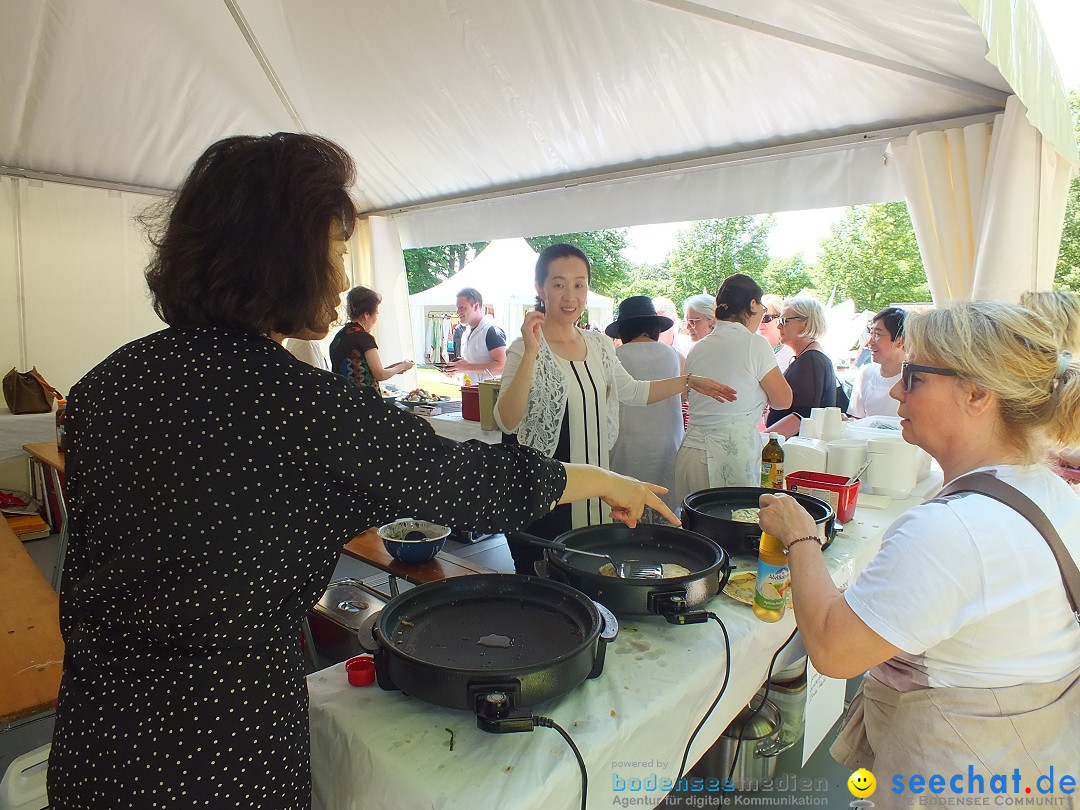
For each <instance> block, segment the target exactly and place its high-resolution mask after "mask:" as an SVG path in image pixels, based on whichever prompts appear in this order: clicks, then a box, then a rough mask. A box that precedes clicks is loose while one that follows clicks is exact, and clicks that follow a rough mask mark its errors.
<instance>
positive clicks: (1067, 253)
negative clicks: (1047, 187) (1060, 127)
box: [1054, 90, 1080, 293]
mask: <svg viewBox="0 0 1080 810" xmlns="http://www.w3.org/2000/svg"><path fill="white" fill-rule="evenodd" d="M1069 107H1071V108H1072V114H1073V129H1074V131H1075V133H1076V143H1077V145H1078V146H1080V93H1077V92H1076V91H1075V90H1070V91H1069ZM1054 286H1055V287H1056V288H1057V289H1059V290H1072V291H1073V292H1077V293H1080V176H1078V177H1074V178H1073V181H1072V183H1071V184H1070V185H1069V197H1068V201H1067V202H1066V203H1065V226H1064V228H1062V231H1061V249H1060V251H1059V252H1058V260H1057V272H1056V273H1055V275H1054Z"/></svg>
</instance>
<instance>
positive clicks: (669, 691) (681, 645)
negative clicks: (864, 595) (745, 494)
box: [308, 498, 921, 810]
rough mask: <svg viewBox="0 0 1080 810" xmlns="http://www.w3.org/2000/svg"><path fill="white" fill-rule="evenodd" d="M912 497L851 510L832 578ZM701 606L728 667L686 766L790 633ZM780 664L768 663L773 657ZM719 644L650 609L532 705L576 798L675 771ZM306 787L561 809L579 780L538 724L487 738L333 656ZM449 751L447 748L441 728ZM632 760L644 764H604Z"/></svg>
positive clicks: (320, 684) (833, 554)
mask: <svg viewBox="0 0 1080 810" xmlns="http://www.w3.org/2000/svg"><path fill="white" fill-rule="evenodd" d="M920 502H921V499H920V498H912V499H909V500H907V501H899V502H892V503H891V504H890V505H889V507H888V508H887V509H883V510H871V509H865V508H861V509H859V510H857V511H856V514H855V519H854V520H853V521H851V523H849V524H848V525H847V526H846V527H845V529H844V532H843V533H842V534H841V535H838V536H837V538H836V540H835V542H834V543H833V544H832V546H831V547H830V548H829V549H828V550H827V551H826V552H825V556H826V560H827V561H828V565H829V569H830V571H831V572H832V574H833V579H834V581H835V582H836V583H837V584H838V585H839V586H841V587H843V586H846V585H847V584H849V583H850V582H851V581H852V580H853V579H854V577H855V574H856V573H858V572H859V571H860V570H862V568H863V567H865V565H866V563H867V562H868V561H869V560H870V558H871V557H872V556H873V555H874V553H875V552H876V551H877V548H878V546H879V545H880V543H881V536H882V534H883V533H884V531H885V529H886V528H888V526H889V524H890V523H892V521H893V520H895V519H896V517H898V516H899V515H900V514H901V513H902V512H904V511H905V510H906V509H908V508H910V507H911V506H914V505H915V504H917V503H920ZM708 608H709V609H710V610H712V611H713V612H714V613H716V614H717V615H718V616H719V617H720V618H721V619H722V620H723V621H724V623H725V625H726V626H727V628H728V632H729V633H730V635H731V645H732V662H733V665H732V669H731V681H730V683H729V684H728V687H727V690H726V692H725V694H724V698H723V700H722V701H721V702H720V703H719V705H718V706H717V707H716V709H715V710H714V711H713V713H712V715H711V718H710V720H709V722H708V723H706V725H705V727H704V728H703V729H702V731H701V732H700V733H699V734H698V737H697V739H696V741H695V744H694V747H693V749H692V751H691V756H690V758H689V760H688V764H692V763H693V762H695V761H696V760H697V759H699V758H700V757H701V755H702V754H703V753H705V751H706V750H708V748H709V747H710V746H711V745H712V743H713V742H714V741H715V740H716V739H717V738H718V737H719V736H720V734H721V733H722V732H723V730H724V729H725V728H726V727H727V725H728V724H729V723H730V721H731V719H732V718H733V717H734V716H735V714H736V713H737V712H738V710H739V709H740V708H741V707H742V706H744V705H746V703H747V702H748V701H749V700H750V698H751V697H752V696H753V694H754V693H755V692H756V691H757V689H758V688H759V687H760V686H761V684H762V682H763V681H764V679H765V676H766V673H767V671H768V666H769V661H770V659H771V658H772V655H773V653H774V652H775V651H776V649H777V647H779V646H780V645H781V644H782V643H783V642H784V640H785V639H786V638H787V637H788V635H789V634H790V633H791V630H792V629H793V628H794V617H793V615H792V614H791V613H789V614H788V615H786V616H785V617H784V618H783V619H782V620H781V621H779V622H777V623H775V624H767V623H764V622H761V621H759V620H758V619H756V618H755V617H754V615H753V613H752V611H751V609H750V608H749V607H747V606H744V605H740V604H738V603H736V602H734V601H732V600H731V599H729V598H728V597H726V596H723V595H720V596H717V597H716V598H714V599H713V600H712V601H711V602H710V603H709V605H708ZM778 669H779V666H778ZM723 674H724V641H723V637H722V635H721V633H720V629H719V627H718V626H717V624H716V623H715V622H713V621H710V622H708V623H706V624H699V625H688V626H684V627H676V626H672V625H669V624H667V623H666V622H665V621H664V620H663V619H661V618H655V617H645V618H638V619H634V620H624V621H623V622H622V623H621V627H620V630H619V636H618V638H617V639H616V640H615V641H614V642H613V643H612V644H611V645H610V646H609V647H608V650H607V658H606V663H605V667H604V672H603V674H602V675H601V676H600V677H599V678H597V679H596V680H591V681H585V682H584V683H583V684H581V685H580V686H579V687H577V688H576V689H575V690H574V691H572V692H571V693H570V694H568V695H565V696H564V697H562V698H559V699H558V700H555V701H552V702H550V703H548V704H545V705H542V706H538V707H533V709H532V710H533V713H534V714H539V715H544V716H547V717H551V718H552V719H554V720H555V722H557V723H559V724H560V725H561V726H562V727H563V728H565V729H566V730H567V732H569V734H570V736H571V737H573V739H574V741H575V742H576V743H577V746H578V748H579V749H580V750H581V753H582V755H583V757H584V758H585V762H586V765H587V767H588V772H589V807H590V808H608V807H611V806H612V802H613V799H614V797H615V796H617V795H618V796H629V795H635V796H642V797H644V796H648V797H651V798H652V799H654V800H655V801H653V802H652V804H657V803H659V802H660V801H661V800H662V798H663V793H662V792H660V791H654V792H651V793H650V792H647V791H645V792H638V793H635V794H627V793H625V792H622V793H615V792H614V791H613V790H612V787H613V780H614V777H616V776H618V777H620V778H623V779H625V778H627V777H634V778H639V779H642V780H645V779H648V778H649V777H650V776H651V775H653V774H655V775H656V776H657V782H659V781H660V780H662V779H664V778H668V779H671V780H675V779H677V778H678V769H679V762H680V759H681V757H682V752H683V748H684V747H685V745H686V742H687V740H688V739H689V736H690V734H691V732H692V730H693V729H694V727H695V726H696V725H697V723H698V721H699V720H700V719H701V716H702V715H703V714H704V712H705V710H706V709H707V708H708V706H709V704H710V703H712V701H713V699H714V698H715V696H716V693H717V692H718V691H719V688H720V684H721V682H722V680H723ZM308 689H309V693H310V698H311V760H312V775H313V780H314V788H315V792H316V795H317V796H318V798H319V800H320V801H321V802H322V803H323V805H324V807H325V808H326V810H361V808H362V809H363V810H384V809H385V810H399V809H400V808H409V809H410V810H415V809H416V808H462V810H466V809H467V810H475V808H494V807H498V808H500V810H509V809H510V808H522V810H534V809H535V808H539V807H543V808H545V810H547V808H565V810H574V809H575V808H577V807H578V806H579V803H580V787H581V778H580V773H579V770H578V767H577V763H576V760H575V759H574V756H573V753H572V752H571V751H570V748H569V746H567V744H566V743H565V742H564V741H563V739H562V738H561V737H560V736H559V735H558V733H556V732H554V731H553V730H550V729H543V728H538V729H536V730H534V731H532V732H526V733H518V734H489V733H486V732H483V731H480V730H479V729H477V728H476V719H475V717H474V716H473V715H472V714H471V713H468V712H464V711H455V710H452V709H444V708H440V707H438V706H433V705H430V704H427V703H424V702H422V701H420V700H417V699H415V698H411V697H407V696H405V695H403V694H401V693H400V692H384V691H382V690H381V689H379V688H378V686H372V687H367V688H354V687H351V686H349V684H348V682H347V680H346V677H345V671H344V667H343V665H341V664H339V665H337V666H333V667H330V668H328V669H325V670H322V671H321V672H317V673H315V674H313V675H311V676H310V677H309V678H308ZM447 729H452V730H453V733H454V750H453V751H450V750H449V740H450V732H449V731H448V730H447ZM625 762H637V763H643V762H645V763H647V762H651V763H652V764H651V765H648V766H641V765H639V766H636V767H635V766H625V765H616V764H615V763H625Z"/></svg>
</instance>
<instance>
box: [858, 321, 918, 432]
mask: <svg viewBox="0 0 1080 810" xmlns="http://www.w3.org/2000/svg"><path fill="white" fill-rule="evenodd" d="M905 317H907V313H906V312H905V311H904V310H903V309H901V308H900V307H885V309H883V310H881V312H879V313H878V314H877V315H875V316H874V317H873V319H871V321H870V339H869V340H868V341H867V346H869V347H870V359H871V362H869V363H866V364H865V365H863V366H860V368H859V370H858V371H857V372H856V373H855V379H854V380H853V381H852V384H851V402H849V403H848V409H847V412H848V416H853V417H855V418H856V419H862V418H863V417H866V416H896V409H897V408H898V407H899V403H898V402H897V401H896V400H895V399H893V398H892V397H891V396H890V395H889V392H890V391H891V390H892V388H893V386H894V385H896V383H897V382H898V381H899V380H900V364H901V363H903V362H904V357H905V356H906V351H907V350H906V349H905V347H904V318H905Z"/></svg>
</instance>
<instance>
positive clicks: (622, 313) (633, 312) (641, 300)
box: [604, 295, 675, 338]
mask: <svg viewBox="0 0 1080 810" xmlns="http://www.w3.org/2000/svg"><path fill="white" fill-rule="evenodd" d="M630 321H634V322H637V321H641V325H642V326H643V327H644V328H648V327H650V326H652V325H653V324H656V325H657V326H659V327H660V331H661V332H664V331H666V330H668V329H670V328H671V327H672V326H673V325H674V323H675V322H674V321H673V320H671V318H668V317H666V316H664V315H657V314H656V307H654V306H653V302H652V299H651V298H649V296H647V295H631V296H630V297H629V298H624V299H623V300H622V303H621V304H619V315H618V317H617V318H615V320H614V321H612V322H611V323H609V324H608V327H607V329H605V330H604V334H605V335H607V336H608V337H610V338H615V337H618V336H619V326H620V325H622V324H627V323H629V322H630Z"/></svg>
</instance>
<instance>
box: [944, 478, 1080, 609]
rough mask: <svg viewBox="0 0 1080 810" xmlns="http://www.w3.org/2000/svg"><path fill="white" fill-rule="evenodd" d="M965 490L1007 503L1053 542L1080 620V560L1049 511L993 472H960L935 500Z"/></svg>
mask: <svg viewBox="0 0 1080 810" xmlns="http://www.w3.org/2000/svg"><path fill="white" fill-rule="evenodd" d="M961 492H977V493H978V494H980V495H985V496H986V497H987V498H992V499H993V500H995V501H998V502H999V503H1003V504H1005V505H1006V506H1008V507H1009V508H1010V509H1013V510H1015V511H1016V512H1018V513H1019V514H1020V516H1021V517H1023V518H1024V519H1026V520H1027V521H1028V522H1029V523H1030V524H1031V525H1032V526H1034V527H1035V530H1036V531H1037V532H1038V533H1039V534H1041V535H1042V536H1043V539H1044V540H1046V544H1047V545H1048V546H1050V551H1052V552H1053V554H1054V559H1055V560H1056V561H1057V564H1058V569H1059V570H1060V571H1061V581H1062V582H1063V583H1064V585H1065V594H1066V596H1068V597H1069V605H1070V606H1072V609H1073V615H1075V616H1076V620H1077V621H1080V608H1078V607H1077V602H1078V597H1080V568H1077V567H1076V562H1075V561H1074V560H1073V558H1072V556H1071V555H1070V554H1069V551H1068V549H1066V548H1065V543H1064V542H1062V540H1061V536H1060V535H1059V534H1058V533H1057V529H1055V528H1054V524H1052V523H1051V522H1050V519H1049V518H1048V517H1047V516H1046V513H1045V512H1043V510H1042V509H1040V508H1039V507H1038V506H1037V505H1036V504H1035V502H1034V501H1032V500H1031V498H1029V497H1028V496H1027V495H1025V494H1024V493H1023V492H1021V491H1020V490H1018V489H1017V488H1016V487H1014V486H1012V485H1011V484H1007V483H1005V482H1004V481H1002V480H1001V479H1000V478H997V477H996V476H993V475H991V474H990V473H984V472H979V473H970V474H968V475H962V476H960V477H959V478H957V479H956V480H955V481H953V482H951V483H950V484H949V485H948V486H947V487H945V488H944V489H942V490H941V492H939V493H938V494H937V496H936V497H935V498H934V500H937V499H938V498H946V497H948V496H950V495H956V494H959V493H961Z"/></svg>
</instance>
